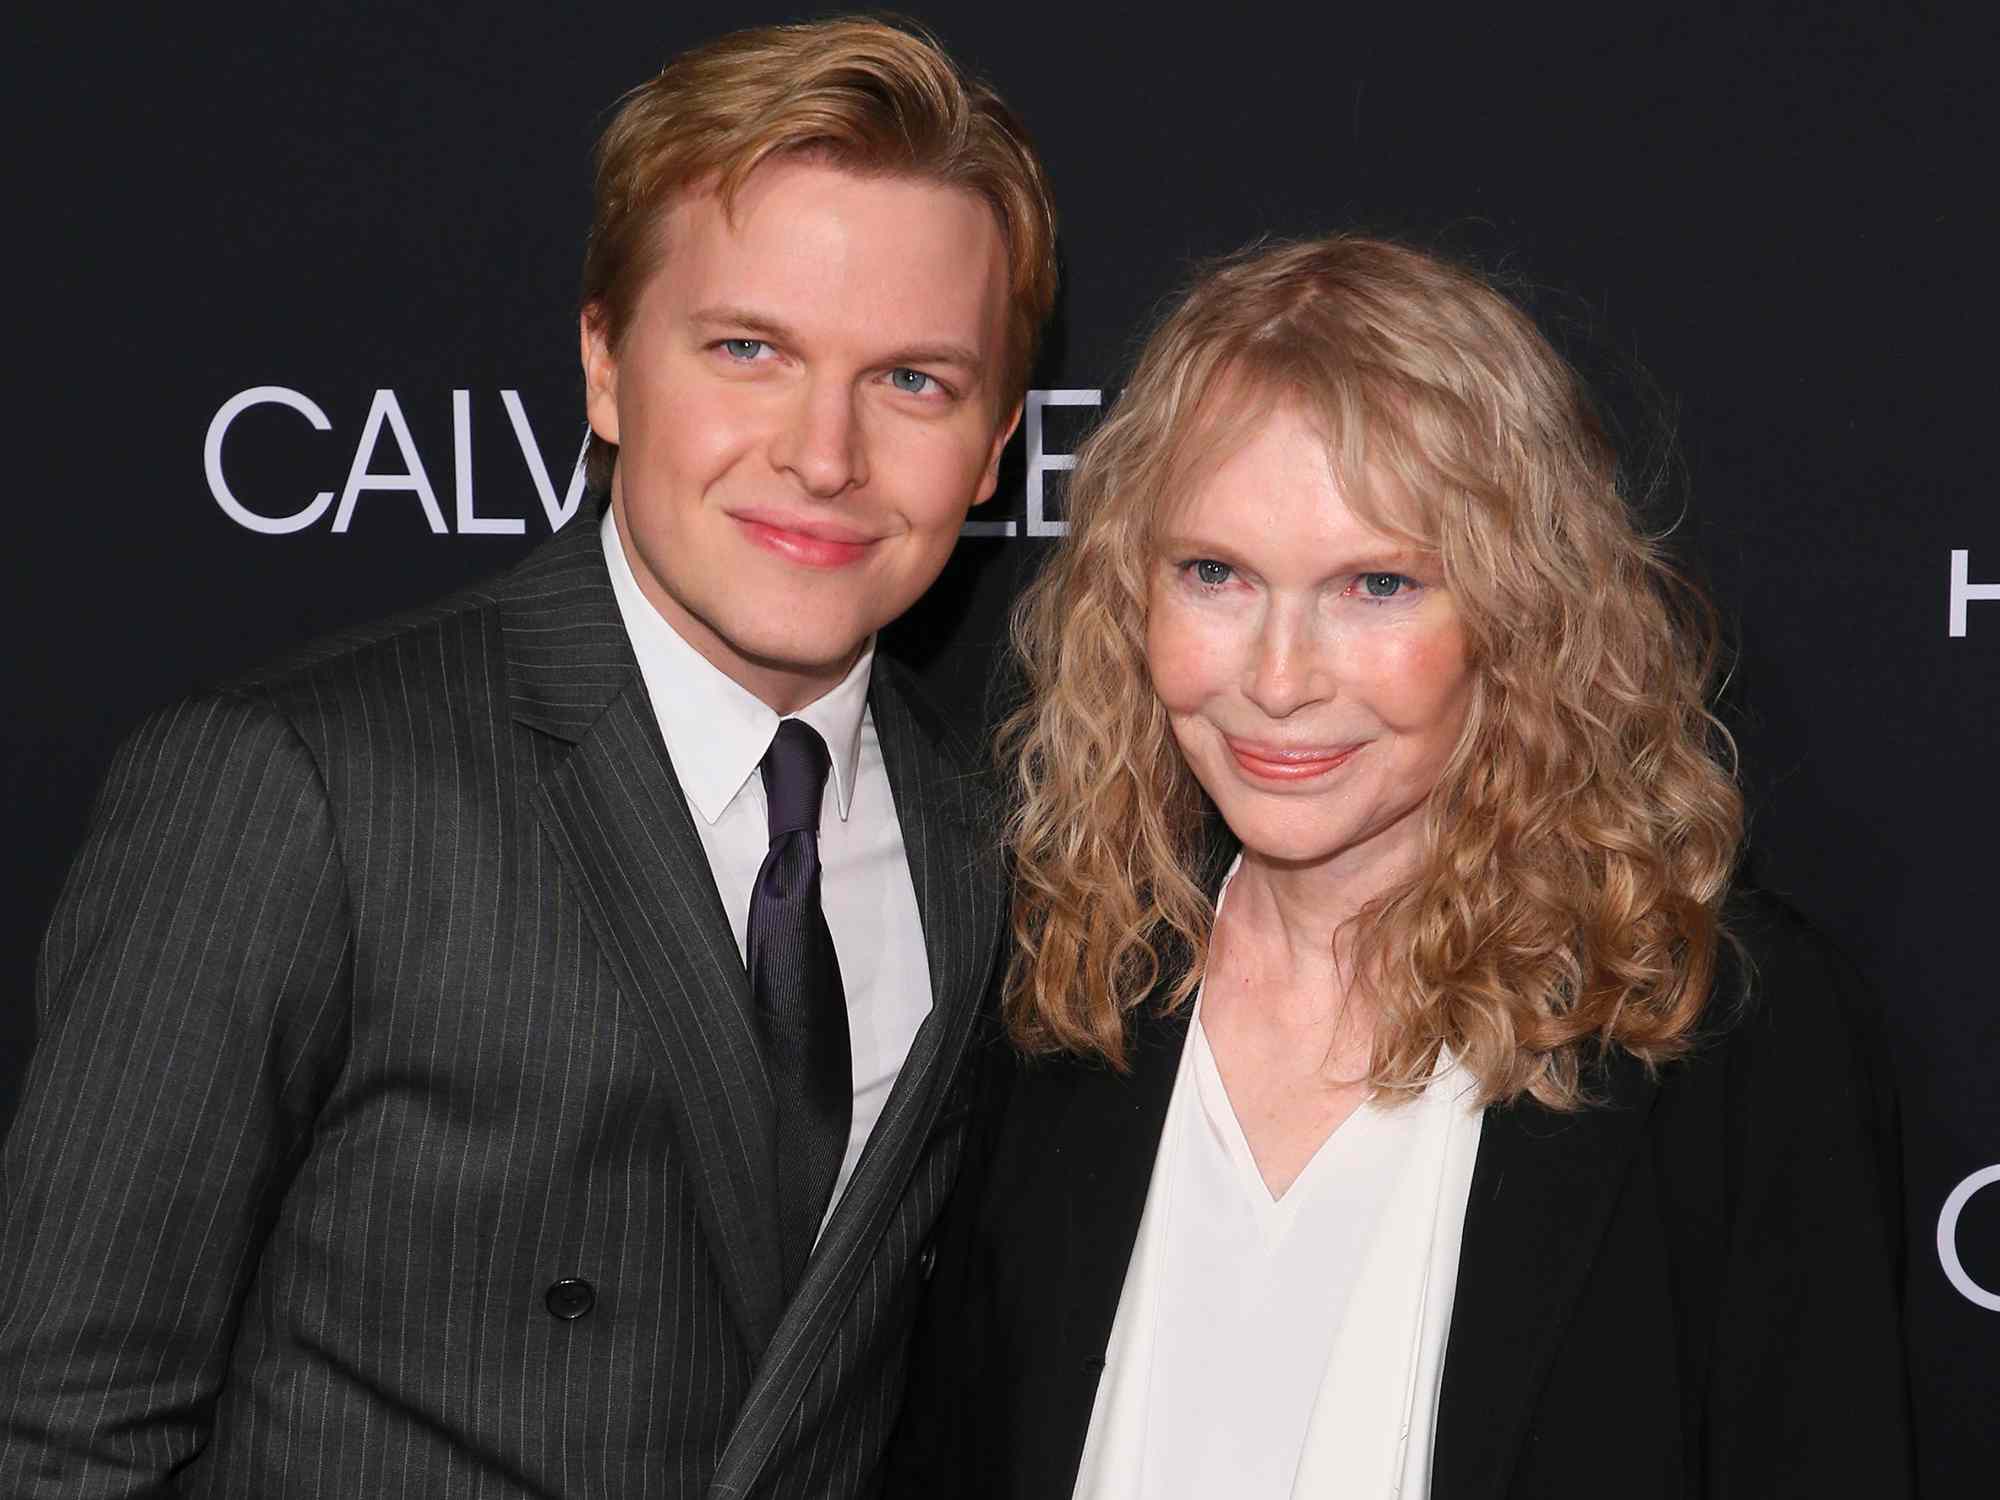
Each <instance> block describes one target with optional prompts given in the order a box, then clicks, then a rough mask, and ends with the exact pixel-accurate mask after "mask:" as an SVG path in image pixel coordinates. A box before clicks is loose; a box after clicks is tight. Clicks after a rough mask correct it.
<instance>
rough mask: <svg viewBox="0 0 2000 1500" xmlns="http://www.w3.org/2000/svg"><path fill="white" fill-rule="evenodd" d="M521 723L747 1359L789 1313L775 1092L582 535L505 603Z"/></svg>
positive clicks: (542, 807)
mask: <svg viewBox="0 0 2000 1500" xmlns="http://www.w3.org/2000/svg"><path fill="white" fill-rule="evenodd" d="M499 599H500V602H501V604H502V607H503V609H504V611H505V620H506V632H507V642H508V662H509V670H510V673H511V674H512V679H513V681H512V686H513V696H514V717H515V719H516V721H517V722H520V723H523V724H526V725H529V726H531V727H533V728H535V729H538V730H540V731H541V732H543V733H546V734H550V735H553V736H555V737H556V738H558V739H561V740H567V741H569V742H570V743H571V745H572V748H571V749H570V750H569V751H568V753H567V754H565V755H562V756H561V758H560V759H559V760H557V761H556V763H555V764H554V766H553V769H551V770H550V771H548V772H547V773H545V774H544V776H543V778H542V782H541V785H540V786H539V787H538V788H537V790H536V793H535V805H536V813H537V816H538V817H539V818H540V820H541V823H542V826H543V829H544V830H545V831H546V832H547V834H548V836H549V839H550V842H551V845H552V846H553V848H554V850H555V853H556V857H557V859H558V860H559V862H560V863H561V866H562V873H563V875H564V877H565V882H566V886H567V888H568V889H569V890H570V891H571V892H573V893H574V895H575V898H576V902H577V905H578V906H579V907H580V908H581V910H582V912H583V914H584V917H585V919H586V920H587V921H588V923H589V925H590V927H591V930H592V932H593V933H594V934H595V935H596V937H597V939H598V941H599V943H600V944H601V945H602V947H603V949H604V952H605V955H606V957H607V959H608V961H609V962H610V964H611V966H612V968H613V970H614V971H615V973H616V974H617V978H618V982H619V985H620V987H621V989H622V990H623V992H624V993H625V994H626V995H627V996H628V997H630V999H631V1001H632V1004H633V1008H634V1010H635V1011H637V1013H638V1015H639V1017H640V1029H641V1030H642V1032H643V1033H644V1034H645V1037H646V1040H647V1041H648V1042H649V1043H650V1044H651V1046H652V1049H653V1053H654V1056H655V1058H656V1059H657V1060H658V1062H659V1064H660V1065H661V1068H662V1072H663V1076H664V1077H665V1078H666V1080H667V1084H668V1089H667V1092H668V1097H669V1106H670V1109H671V1112H672V1116H673V1121H674V1127H675V1130H676V1133H677V1136H678V1140H679V1144H680V1146H681V1149H682V1152H683V1154H684V1156H685V1158H686V1160H687V1162H688V1175H689V1178H690V1180H691V1181H692V1184H693V1188H694V1193H695V1200H696V1202H697V1204H698V1205H699V1212H700V1216H701V1221H702V1227H703V1229H704V1230H705V1231H706V1234H707V1237H708V1241H709V1244H710V1246H711V1247H712V1249H713V1251H714V1256H713V1260H714V1264H715V1267H716V1271H717V1274H718V1275H719V1276H720V1278H721V1280H722V1283H723V1287H724V1293H725V1296H726V1297H727V1299H728V1302H729V1306H730V1311H731V1313H732V1315H733V1316H734V1318H735V1320H736V1323H737V1325H738V1328H739V1330H740V1331H741V1333H742V1335H743V1337H744V1340H745V1342H746V1345H747V1346H748V1348H749V1349H750V1350H751V1351H752V1353H753V1355H754V1354H755V1352H756V1351H758V1350H761V1349H762V1348H763V1347H764V1346H765V1344H766V1343H767V1342H768V1341H769V1339H770V1336H771V1334H772V1332H773V1330H774V1329H775V1328H776V1326H777V1323H778V1318H779V1315H780V1313H781V1312H782V1310H783V1301H782V1284H781V1281H780V1270H779V1266H778V1260H777V1248H776V1247H777V1243H778V1237H777V1217H776V1216H777V1204H776V1192H777V1189H776V1180H775V1164H776V1158H775V1155H774V1152H775V1135H774V1128H773V1111H772V1102H771V1093H770V1086H769V1084H768V1082H767V1081H766V1079H765V1077H764V1072H763V1066H762V1063H761V1061H760V1059H759V1054H758V1049H757V1044H756V1036H755V1033H754V1031H753V1030H752V1022H751V1012H750V988H749V981H748V980H747V979H746V977H745V975H744V972H743V963H742V959H741V958H740V956H739V955H738V953H737V951H736V943H735V939H734V938H733V937H732V936H731V933H730V926H729V919H728V916H727V914H726V913H724V911H723V909H722V903H721V900H720V898H718V897H717V895H716V892H715V879H714V876H713V875H712V874H711V872H710V870H709V867H708V859H707V856H706V854H705V852H704V851H703V849H702V847H701V840H700V837H699V835H697V833H696V832H695V828H694V822H693V819H692V817H691V815H690V813H689V811H688V805H687V800H686V798H685V797H684V796H683V795H682V792H681V788H680V783H679V781H678V779H677V778H676V777H675V775H674V771H673V766H672V764H671V763H670V762H669V760H668V758H667V754H666V747H665V744H664V742H663V741H662V739H661V738H660V731H659V727H658V725H657V724H656V723H655V721H654V717H653V710H652V705H651V702H650V700H649V699H648V697H647V694H646V689H645V684H644V681H643V679H642V678H641V676H640V673H639V669H638V664H637V662H636V660H635V659H634V658H633V656H632V650H631V644H630V642H629V640H628V639H627V637H626V634H625V630H624V625H623V622H622V620H621V619H620V617H619V614H618V606H617V601H616V598H615V597H614V595H613V594H612V592H611V585H610V580H609V579H608V577H607V576H606V574H605V569H604V562H603V556H602V553H601V551H600V546H599V541H598V536H597V528H596V527H595V526H592V525H588V524H577V525H573V526H571V527H570V528H568V530H566V531H565V532H564V533H563V535H562V536H560V537H559V538H558V539H557V540H556V542H554V543H552V544H551V545H550V546H549V547H548V548H545V549H544V550H543V552H542V553H540V554H538V555H537V556H536V557H535V558H533V559H531V560H530V563H529V564H528V565H527V566H526V567H524V568H523V569H522V570H520V571H519V572H517V573H516V574H515V575H513V577H512V579H511V580H510V581H509V582H508V583H507V584H505V585H503V586H502V587H501V590H500V591H499Z"/></svg>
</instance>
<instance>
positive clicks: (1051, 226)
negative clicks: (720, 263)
mask: <svg viewBox="0 0 2000 1500" xmlns="http://www.w3.org/2000/svg"><path fill="white" fill-rule="evenodd" d="M785 155H807V156H812V157H815V158H818V159H821V160H825V161H828V162H830V163H832V164H834V165H836V166H839V167H842V168H844V169H848V170H852V171H855V172H860V173H866V174H882V175H888V176H897V177H911V178H917V179H920V180H922V181H926V182H935V183H938V184H940V185H944V186H949V187H956V188H961V189H963V190H965V191H967V192H970V193H973V194H975V195H976V196H978V197H979V198H981V199H982V200H984V201H985V202H986V203H987V204H988V205H989V206H990V207H991V208H992V210H993V213H994V217H995V218H996V220H997V221H998V223H999V226H1000V231H1001V234H1002V236H1003V237H1004V238H1005V240H1006V242H1007V261H1008V292H1009V297H1008V313H1007V329H1006V338H1007V341H1006V365H1005V368H1004V371H1003V379H1002V383H1001V392H1002V396H1003V400H1002V404H1001V410H1002V412H1006V411H1011V410H1012V409H1013V407H1014V406H1015V404H1016V403H1018V402H1019V401H1020V399H1021V397H1022V395H1023V393H1024V392H1025V391H1026V389H1027V383H1028V371H1029V368H1030V366H1032V364H1033V363H1034V356H1035V344H1036V340H1037V338H1038V337H1039V335H1040V332H1041V328H1042V325H1043V324H1044V323H1045V322H1046V321H1047V320H1048V315H1049V310H1050V308H1051V307H1052V306H1053V304H1054V301H1055V289H1056V260H1055V234H1056V225H1055V208H1054V204H1053V203H1052V201H1051V199H1050V196H1049V189H1048V182H1047V180H1046V177H1045V175H1044V173H1043V170H1042V164H1041V160H1040V158H1039V157H1038V156H1037V155H1036V154H1035V149H1034V147H1033V145H1032V144H1031V143H1030V142H1029V140H1028V136H1027V133H1026V131H1025V130H1024V129H1023V128H1022V126H1021V123H1020V121H1019V120H1017V119H1016V118H1015V117H1014V114H1013V112H1012V111H1011V110H1010V109H1008V108H1007V106H1006V104H1004V103H1003V102H1002V101H1001V99H1000V97H999V95H997V94H996V93H994V91H993V90H992V89H991V88H990V87H988V86H987V85H986V84H984V83H982V82H980V81H979V80H977V79H973V78H969V77H967V76H966V75H965V73H963V72H962V71H961V70H960V69H959V67H958V66H957V64H955V63H954V62H952V60H951V59H950V58H949V57H947V56H946V55H945V53H944V50H943V49H942V48H941V47H940V46H938V44H937V43H936V42H935V41H934V40H933V39H932V38H931V37H929V36H928V35H926V34H925V33H923V32H921V31H919V30H918V29H916V28H915V27H914V26H910V25H908V24H907V23H898V24H891V23H888V22H885V21H880V20H874V19H871V18H866V17H846V18H842V19H838V20H829V21H818V22H813V23H810V24H805V25H796V26H763V27H756V28H753V29H750V30H746V31H738V32H733V33H731V34H730V35H728V36H725V37H720V38H718V39H717V40H715V41H712V42H709V43H706V44H705V45H703V46H701V47H697V48H695V49H694V50H693V51H691V52H687V53H684V54H682V55H681V56H680V57H677V58H675V59H674V60H673V61H672V62H671V63H669V64H668V65H667V66H666V67H665V68H664V69H663V70H661V72H660V73H659V75H658V76H657V77H655V78H653V79H651V80H649V81H648V82H646V83H643V84H641V85H640V86H639V87H638V88H636V89H634V90H632V92H631V93H629V94H627V95H626V96H625V99H624V101H623V102H622V103H621V104H620V106H619V108H618V112H617V114H616V115H615V116H614V117H613V119H612V121H611V123H610V125H609V126H608V127H606V129H605V131H604V134H603V136H602V137H601V138H600V139H599V141H598V143H597V174H596V207H595V211H594V214H593V216H592V220H591V227H590V242H589V246H588V248H587V249H586V251H585V253H584V262H583V306H584V310H585V312H586V313H587V314H588V315H589V316H590V317H592V318H593V319H595V320H596V321H597V323H598V326H599V327H600V328H601V329H602V330H603V332H604V335H605V338H606V341H607V342H608V343H609V345H610V347H611V348H612V349H613V350H614V351H615V350H616V349H617V348H618V346H619V342H620V340H621V339H622V337H623V335H624V333H625V331H626V329H627V328H629V327H630V326H631V320H632V315H633V311H634V309H635V307H636V306H637V304H638V300H639V295H640V293H641V291H643V290H644V288H645V286H646V283H647V281H648V280H649V279H650V278H651V277H652V275H653V273H654V271H655V270H657V269H658V268H659V264H660V260H661V257H662V253H663V249H664V246H663V244H662V240H661V236H660V223H661V220H662V218H663V217H664V216H665V214H666V212H667V210H668V208H669V207H670V206H671V205H672V203H673V200H674V197H675V195H676V194H677V193H680V192H681V191H683V190H685V189H687V188H689V187H690V186H693V185H695V184H701V185H702V186H703V188H704V189H708V188H710V187H712V188H713V190H714V191H716V192H717V193H718V194H719V195H720V197H721V199H722V202H723V204H724V206H725V207H727V206H729V205H730V204H731V203H733V201H734V198H735V194H736V192H737V191H738V189H740V188H741V187H742V185H743V183H744V181H745V180H746V179H747V178H748V177H749V176H750V174H751V173H752V172H754V171H755V170H756V169H757V168H758V166H759V165H761V164H762V163H764V162H766V161H769V160H771V159H772V158H774V157H778V156H785ZM617 451H618V450H617V449H616V447H615V446H613V445H612V444H609V443H606V442H604V441H603V440H602V439H601V438H597V437H592V438H591V440H590V457H589V461H588V473H589V479H590V483H591V487H592V488H593V489H596V490H600V491H601V490H604V489H606V488H608V487H609V485H610V481H611V470H612V465H613V463H614V462H615V460H616V457H617Z"/></svg>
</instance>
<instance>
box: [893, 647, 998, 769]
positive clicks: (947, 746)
mask: <svg viewBox="0 0 2000 1500" xmlns="http://www.w3.org/2000/svg"><path fill="white" fill-rule="evenodd" d="M873 671H874V681H873V683H872V684H871V692H870V697H871V699H872V700H873V703H874V706H875V708H876V710H877V714H876V717H877V719H878V720H880V719H882V718H884V717H885V716H894V717H896V718H899V719H901V720H902V721H903V723H902V724H901V725H900V726H899V727H902V728H907V729H909V730H912V731H914V732H915V733H916V734H918V735H920V736H921V737H922V739H923V741H924V742H925V743H926V744H928V745H929V746H930V747H931V748H932V749H933V750H934V751H935V752H936V753H937V755H938V756H939V757H941V758H942V759H943V760H944V761H945V762H946V763H947V764H948V765H949V766H950V767H951V769H952V770H953V771H954V772H955V773H957V774H959V775H964V776H973V777H985V776H988V775H990V774H991V770H992V757H991V756H989V755H985V754H982V753H981V752H980V749H979V747H978V745H977V743H976V742H975V741H974V739H973V736H972V734H971V733H970V732H969V730H968V729H967V728H966V727H965V726H963V725H959V724H954V723H953V722H952V721H951V720H950V719H949V718H948V717H947V716H946V715H945V713H944V712H943V710H942V709H940V708H939V707H938V704H937V700H936V699H935V698H934V697H933V696H932V694H931V692H930V690H929V689H927V688H926V687H925V686H924V683H923V679H922V678H921V677H919V676H918V675H917V673H916V671H915V669H914V668H912V667H911V666H910V665H909V663H907V662H905V661H903V660H901V659H900V658H899V657H897V656H895V655H894V654H892V653H890V652H886V651H882V650H879V649H878V650H877V652H876V653H875V665H874V669H873ZM882 728H883V726H882V725H881V724H880V723H878V725H877V729H878V732H879V731H881V730H882Z"/></svg>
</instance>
